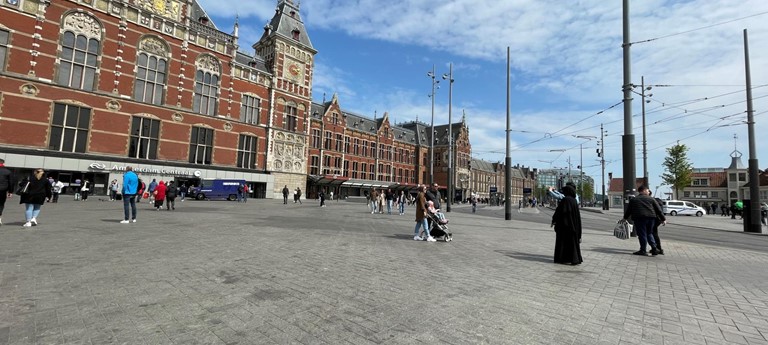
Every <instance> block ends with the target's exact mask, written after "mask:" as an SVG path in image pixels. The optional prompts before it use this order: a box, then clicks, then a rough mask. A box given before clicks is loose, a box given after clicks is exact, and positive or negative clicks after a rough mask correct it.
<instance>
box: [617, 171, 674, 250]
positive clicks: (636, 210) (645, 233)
mask: <svg viewBox="0 0 768 345" xmlns="http://www.w3.org/2000/svg"><path fill="white" fill-rule="evenodd" d="M637 191H638V193H639V194H638V195H637V196H636V197H634V198H631V199H629V205H628V206H627V210H626V211H625V212H624V218H623V219H624V220H628V219H630V218H632V221H633V222H634V226H635V233H637V239H638V241H640V250H638V251H636V252H634V253H632V254H634V255H641V256H648V252H646V250H645V249H646V244H650V246H651V255H654V256H656V255H657V254H659V252H658V250H657V248H656V240H655V239H654V238H653V233H652V232H653V225H654V224H655V223H656V219H657V218H658V219H661V224H667V219H666V217H664V213H663V212H662V211H661V207H660V206H659V204H658V203H657V202H656V200H655V199H654V198H651V197H650V196H649V195H648V194H649V192H650V191H649V190H648V186H646V185H642V186H640V187H638V188H637Z"/></svg>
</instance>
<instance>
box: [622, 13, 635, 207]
mask: <svg viewBox="0 0 768 345" xmlns="http://www.w3.org/2000/svg"><path fill="white" fill-rule="evenodd" d="M623 32H624V42H623V44H622V48H623V50H624V85H623V87H622V88H623V90H624V135H622V136H621V147H622V154H621V157H622V163H623V178H624V208H625V209H626V208H627V206H628V205H629V198H631V197H633V196H634V195H635V188H637V186H636V182H635V181H636V178H635V135H634V134H633V133H632V65H631V63H630V60H631V59H630V46H631V43H630V40H629V0H623Z"/></svg>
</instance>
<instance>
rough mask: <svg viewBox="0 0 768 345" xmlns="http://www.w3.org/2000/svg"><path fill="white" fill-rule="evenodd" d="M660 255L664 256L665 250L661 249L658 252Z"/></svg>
mask: <svg viewBox="0 0 768 345" xmlns="http://www.w3.org/2000/svg"><path fill="white" fill-rule="evenodd" d="M656 253H658V254H659V255H664V249H659V250H657V251H656Z"/></svg>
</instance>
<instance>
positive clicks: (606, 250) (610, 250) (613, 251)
mask: <svg viewBox="0 0 768 345" xmlns="http://www.w3.org/2000/svg"><path fill="white" fill-rule="evenodd" d="M590 251H593V252H598V253H605V254H622V255H627V254H632V252H631V251H627V250H626V249H617V248H606V247H597V248H592V249H590Z"/></svg>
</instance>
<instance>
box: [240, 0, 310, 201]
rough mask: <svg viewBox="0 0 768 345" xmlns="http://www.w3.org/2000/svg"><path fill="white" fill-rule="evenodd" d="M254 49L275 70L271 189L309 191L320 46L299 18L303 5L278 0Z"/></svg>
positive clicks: (269, 167)
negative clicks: (315, 70) (315, 72)
mask: <svg viewBox="0 0 768 345" xmlns="http://www.w3.org/2000/svg"><path fill="white" fill-rule="evenodd" d="M253 48H254V49H255V52H256V55H258V56H261V57H262V58H264V61H265V63H266V66H267V69H268V70H269V72H270V73H271V74H272V83H271V84H270V85H271V87H270V90H269V97H270V102H269V104H270V108H269V122H268V124H267V170H269V171H271V172H272V173H273V175H274V176H275V183H274V188H275V189H274V190H273V191H272V192H273V193H274V195H275V197H276V198H280V197H282V188H283V186H285V185H288V186H290V187H289V188H290V189H295V188H296V187H301V188H302V190H306V188H305V187H306V183H307V180H306V171H307V166H306V164H307V145H308V140H307V137H308V134H309V122H310V120H309V117H310V115H311V114H309V111H310V109H311V107H310V106H311V103H312V74H313V67H314V58H315V54H317V51H316V50H315V49H314V48H313V47H312V42H310V40H309V36H308V35H307V32H306V28H305V27H304V22H303V21H302V20H301V14H300V13H299V5H298V4H296V3H294V1H293V0H278V2H277V8H275V15H274V17H272V20H270V22H269V23H268V24H267V25H266V26H265V27H264V34H263V35H262V36H261V39H259V41H258V42H257V43H256V44H254V45H253ZM267 192H268V193H269V191H267Z"/></svg>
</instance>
